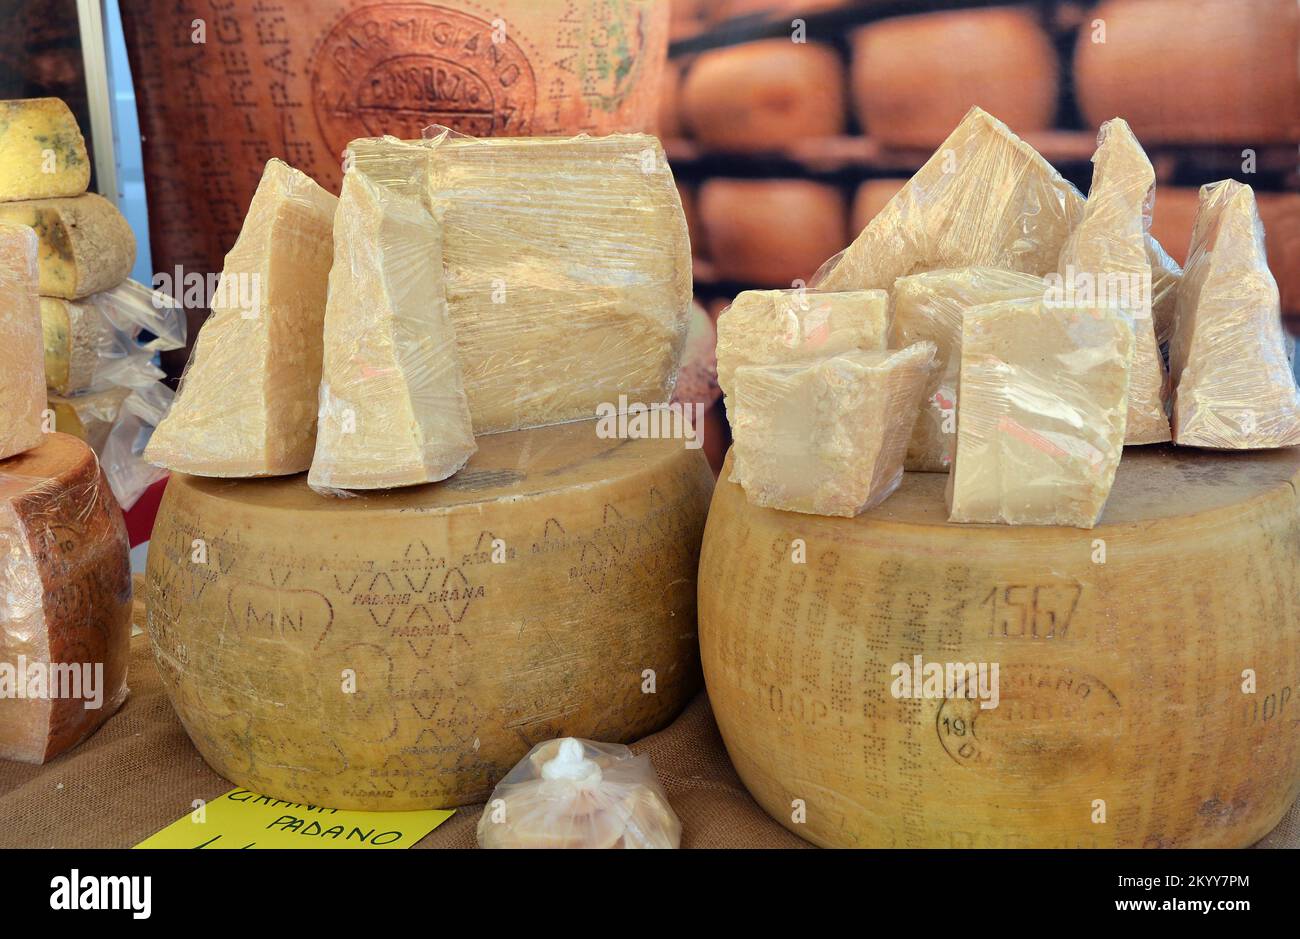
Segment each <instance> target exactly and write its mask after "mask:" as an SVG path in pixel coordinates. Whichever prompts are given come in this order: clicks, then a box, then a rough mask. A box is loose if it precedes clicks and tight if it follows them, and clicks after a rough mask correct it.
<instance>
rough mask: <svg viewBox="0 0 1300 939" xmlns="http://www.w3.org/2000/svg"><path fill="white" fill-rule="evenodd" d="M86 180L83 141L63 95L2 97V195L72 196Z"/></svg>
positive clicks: (7, 199) (10, 198)
mask: <svg viewBox="0 0 1300 939" xmlns="http://www.w3.org/2000/svg"><path fill="white" fill-rule="evenodd" d="M89 184H90V160H89V159H87V157H86V141H85V138H83V137H82V136H81V128H80V127H78V126H77V119H76V118H75V117H73V115H72V111H71V110H70V109H69V108H68V106H67V105H66V104H64V103H63V101H61V100H60V99H58V98H24V99H19V100H14V101H0V201H4V202H10V201H13V200H16V199H46V198H56V197H59V196H75V195H78V194H80V193H83V192H85V191H86V187H87V186H88V185H89Z"/></svg>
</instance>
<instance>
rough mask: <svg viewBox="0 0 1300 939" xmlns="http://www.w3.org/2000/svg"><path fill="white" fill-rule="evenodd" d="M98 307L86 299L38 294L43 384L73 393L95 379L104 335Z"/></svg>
mask: <svg viewBox="0 0 1300 939" xmlns="http://www.w3.org/2000/svg"><path fill="white" fill-rule="evenodd" d="M105 327H106V324H105V323H104V319H103V317H102V316H100V314H99V311H98V310H97V309H95V307H94V306H92V305H90V304H88V303H78V302H77V301H76V300H62V299H60V298H58V297H41V332H42V336H43V338H44V342H45V384H46V386H47V387H48V388H49V389H50V390H51V391H56V392H58V393H59V394H65V395H66V394H74V393H76V392H79V391H82V390H84V389H86V388H89V387H90V386H91V385H92V384H93V383H94V381H95V371H96V369H97V368H98V366H99V351H100V348H101V345H102V344H103V342H104V340H105V339H106V338H108V337H107V336H106V328H105Z"/></svg>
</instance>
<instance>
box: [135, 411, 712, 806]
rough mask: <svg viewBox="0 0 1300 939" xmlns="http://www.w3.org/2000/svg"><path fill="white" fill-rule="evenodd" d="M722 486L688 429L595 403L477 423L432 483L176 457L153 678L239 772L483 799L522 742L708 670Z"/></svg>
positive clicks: (287, 785) (653, 713)
mask: <svg viewBox="0 0 1300 939" xmlns="http://www.w3.org/2000/svg"><path fill="white" fill-rule="evenodd" d="M711 485H712V478H711V474H710V472H709V468H708V466H707V465H706V462H705V460H704V457H703V456H701V454H700V451H699V450H692V449H687V448H686V447H685V446H684V445H683V442H682V441H681V440H672V439H658V440H653V439H641V440H627V439H602V438H600V437H598V436H597V423H596V422H594V421H583V422H578V423H573V424H563V425H557V426H552V427H546V428H540V429H536V430H528V431H520V432H516V433H508V434H495V435H492V436H486V437H482V438H480V439H479V450H478V453H477V454H475V456H474V457H473V458H472V459H471V460H470V462H469V464H468V466H467V467H466V468H465V469H463V470H461V472H459V473H458V474H456V475H455V476H454V477H452V478H451V479H449V480H447V481H445V482H443V483H438V484H434V485H428V486H420V487H415V488H408V489H401V490H390V491H387V492H375V493H368V494H366V495H363V496H360V497H358V498H351V499H342V500H340V499H331V498H328V497H324V496H320V495H317V494H316V493H314V492H312V491H311V490H310V489H308V487H307V481H306V477H305V476H296V477H281V478H276V479H265V480H240V481H233V480H220V479H203V478H199V477H190V476H181V475H173V476H172V479H171V482H170V484H169V485H168V486H167V491H166V494H165V495H164V497H163V502H162V506H161V507H160V509H159V513H158V521H157V525H156V527H155V529H154V533H153V540H152V541H151V543H150V548H149V561H148V569H147V581H146V582H147V587H146V592H147V602H148V606H149V624H148V628H149V636H150V639H151V641H152V643H153V646H154V652H155V655H156V657H157V661H158V668H159V671H160V673H161V675H162V679H163V683H164V685H165V687H166V689H167V693H168V694H169V696H170V697H171V700H172V704H173V705H174V706H175V708H176V712H177V714H179V715H180V718H181V721H182V723H183V724H184V725H185V729H186V730H187V732H188V733H189V735H190V737H191V739H192V740H193V741H194V744H195V746H197V747H198V749H199V752H200V753H201V754H202V755H203V757H204V759H206V760H207V761H208V763H209V764H210V765H211V766H212V767H213V769H215V770H216V771H217V772H218V773H220V774H221V775H223V776H225V777H226V778H227V779H229V780H231V781H232V782H234V783H236V784H238V785H241V786H246V787H248V788H249V789H253V790H255V791H258V792H261V793H264V794H266V795H270V796H274V797H276V798H280V799H286V800H293V801H299V802H310V803H312V804H316V805H327V806H331V807H335V808H353V809H380V808H383V809H417V808H429V807H433V806H452V805H461V804H465V803H471V802H477V801H482V800H483V799H485V798H486V797H487V796H488V794H489V793H490V792H491V791H492V787H493V785H494V784H495V783H496V782H497V781H498V780H499V779H500V778H501V777H502V776H503V775H504V774H505V773H506V772H507V771H508V770H509V769H510V767H511V766H513V765H514V763H515V762H516V761H517V760H519V759H520V758H521V757H522V756H523V755H524V754H525V753H527V752H528V750H529V748H530V747H531V746H532V745H533V744H535V743H538V742H540V741H543V740H547V739H550V738H553V737H561V736H577V737H585V738H588V739H593V740H605V741H620V742H627V741H631V740H634V739H636V738H638V737H640V736H642V735H644V734H647V733H650V732H651V731H653V730H656V729H658V728H660V727H662V726H664V724H666V723H667V722H668V721H669V720H670V719H671V718H672V717H673V716H674V715H675V714H676V713H677V712H678V710H679V709H680V708H681V707H682V706H683V705H684V704H685V702H686V701H687V700H688V699H689V698H690V696H691V695H692V694H694V693H695V691H696V690H697V689H698V687H699V664H698V658H697V652H696V638H695V571H696V563H697V560H698V557H699V540H700V536H701V532H702V530H703V525H704V516H705V512H706V510H707V506H708V499H709V491H710V487H711ZM498 562H501V563H498ZM651 673H653V674H651ZM349 682H355V689H354V693H349V691H348V690H346V686H347V684H348V683H349Z"/></svg>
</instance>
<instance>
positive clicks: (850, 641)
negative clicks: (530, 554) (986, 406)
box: [700, 445, 1300, 847]
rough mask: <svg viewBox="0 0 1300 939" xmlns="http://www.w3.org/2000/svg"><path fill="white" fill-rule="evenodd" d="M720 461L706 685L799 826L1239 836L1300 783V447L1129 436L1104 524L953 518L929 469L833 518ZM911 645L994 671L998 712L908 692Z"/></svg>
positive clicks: (709, 572) (1046, 836)
mask: <svg viewBox="0 0 1300 939" xmlns="http://www.w3.org/2000/svg"><path fill="white" fill-rule="evenodd" d="M727 473H728V471H727V470H726V469H725V468H724V470H723V475H722V477H721V480H720V481H719V483H718V486H717V490H716V492H715V494H714V499H713V504H712V506H711V510H710V515H709V524H708V527H707V529H706V532H705V538H704V545H703V548H702V550H701V560H700V644H701V655H702V659H703V663H704V672H705V679H706V683H707V685H708V691H709V698H710V701H711V702H712V705H713V711H714V714H715V716H716V717H717V721H718V726H719V728H720V730H721V732H722V736H723V739H724V740H725V742H726V745H727V750H728V752H729V753H730V755H731V758H732V761H733V762H734V763H735V765H736V769H737V770H738V772H739V773H740V776H741V778H742V779H743V780H744V782H745V784H746V785H747V786H748V788H749V790H750V792H751V793H753V795H754V797H755V798H756V799H757V800H758V801H759V803H760V804H761V805H763V807H764V808H765V809H766V810H767V811H768V812H769V813H770V814H771V815H772V816H773V818H775V819H777V820H778V821H780V822H782V824H785V825H787V827H789V828H790V829H791V830H792V831H794V832H795V833H796V834H799V835H800V836H802V837H804V838H806V839H808V840H810V841H812V842H814V843H816V844H821V845H834V846H863V847H884V846H899V847H918V846H925V847H930V846H936V847H938V846H976V847H984V846H1022V847H1058V846H1076V845H1088V846H1117V847H1143V846H1146V847H1155V846H1163V847H1182V846H1188V847H1242V846H1245V845H1249V844H1251V843H1253V842H1254V841H1256V840H1257V839H1259V838H1260V837H1262V836H1263V835H1264V834H1266V833H1267V832H1268V831H1269V830H1271V829H1272V828H1273V827H1274V826H1275V825H1276V824H1277V822H1278V820H1279V819H1280V818H1281V817H1282V815H1283V813H1284V811H1285V810H1286V808H1287V807H1288V806H1290V805H1291V804H1292V803H1293V802H1294V800H1295V799H1296V797H1297V795H1300V735H1297V734H1296V732H1295V720H1296V717H1297V714H1300V712H1298V711H1297V705H1298V704H1300V699H1298V698H1297V693H1298V692H1300V688H1298V685H1300V583H1298V581H1297V571H1300V500H1298V497H1297V484H1298V483H1300V448H1291V449H1289V450H1278V451H1268V452H1260V453H1254V454H1231V455H1221V454H1211V453H1196V452H1188V451H1185V450H1175V449H1173V448H1172V447H1170V446H1168V445H1156V446H1153V447H1145V448H1141V449H1134V450H1130V451H1126V452H1125V454H1124V460H1123V462H1122V463H1121V465H1120V468H1119V472H1118V474H1117V476H1116V480H1115V485H1114V488H1113V490H1112V492H1111V497H1110V501H1109V502H1108V503H1107V506H1106V511H1105V514H1104V516H1103V518H1102V523H1101V524H1100V525H1099V526H1098V527H1097V528H1095V529H1093V530H1092V531H1078V530H1072V529H1066V528H1037V529H1023V528H1020V529H1017V528H1009V529H1008V528H997V527H988V526H971V525H963V526H955V525H950V524H948V523H946V522H945V520H944V509H943V494H942V489H943V483H944V478H943V477H942V476H937V475H932V474H923V473H909V474H907V476H906V478H905V480H904V483H903V486H902V487H901V488H900V489H899V491H898V492H896V493H895V494H894V495H893V497H892V498H890V499H889V500H888V501H887V502H885V503H884V504H883V505H881V506H878V507H877V508H875V509H872V510H870V511H868V512H867V513H865V514H863V515H861V516H859V517H857V518H855V519H830V518H818V517H814V516H805V515H796V514H793V513H785V512H777V511H773V510H770V509H762V508H758V507H755V506H751V505H749V504H748V503H747V502H746V500H745V497H744V494H743V493H742V492H741V490H740V488H739V487H738V486H736V485H734V484H732V483H729V482H726V481H725V480H726V478H727ZM796 538H802V539H804V543H805V544H806V563H805V564H794V563H791V557H792V555H791V544H792V541H793V540H794V539H796ZM1097 539H1100V540H1101V546H1102V547H1104V552H1105V553H1104V563H1094V558H1095V557H1098V555H1097V551H1098V547H1099V545H1098V541H1097ZM915 655H921V656H922V657H923V661H924V662H927V663H929V662H937V663H941V664H942V663H950V662H951V663H957V662H962V663H966V662H973V663H979V662H985V663H993V662H996V663H999V665H1000V687H1001V700H1000V703H999V706H998V707H997V708H995V709H992V710H986V711H980V710H979V709H978V707H976V706H974V704H973V702H971V701H969V700H965V701H959V700H946V699H933V698H921V699H898V698H895V697H894V696H893V695H892V694H891V689H890V685H891V682H892V681H893V676H891V672H890V670H891V668H892V667H893V666H894V665H895V664H896V663H900V662H903V663H907V664H908V665H911V664H912V663H913V656H915ZM1244 669H1253V670H1254V674H1255V677H1256V682H1257V686H1256V690H1255V693H1254V694H1245V693H1243V680H1244V678H1243V674H1242V673H1243V670H1244ZM972 718H973V719H974V729H973V732H971V733H969V734H967V735H965V736H963V735H960V734H958V732H957V727H958V725H957V723H956V722H957V721H958V720H959V719H960V720H962V721H966V722H969V721H970V720H971V719H972ZM794 799H802V800H804V802H805V804H806V808H807V822H806V824H792V823H791V821H790V818H791V811H792V809H791V803H792V800H794ZM1094 800H1103V801H1104V803H1105V812H1106V822H1105V823H1104V824H1095V823H1094V822H1093V820H1092V819H1093V815H1094V812H1095V811H1096V809H1095V806H1094Z"/></svg>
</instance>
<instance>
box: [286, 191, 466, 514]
mask: <svg viewBox="0 0 1300 939" xmlns="http://www.w3.org/2000/svg"><path fill="white" fill-rule="evenodd" d="M476 449H477V448H476V447H475V445H474V431H473V429H472V428H471V426H470V419H469V404H468V403H467V402H466V400H465V384H464V382H463V380H462V379H461V372H460V363H459V361H458V360H457V358H456V336H455V333H454V331H453V330H452V326H451V320H450V318H449V317H448V316H447V300H446V295H445V293H444V291H443V283H442V232H441V230H440V228H439V226H438V223H437V221H435V220H434V217H433V216H432V215H430V214H429V212H428V210H427V209H425V208H424V206H423V205H421V203H420V202H419V200H417V199H412V198H410V197H409V196H405V195H402V194H401V193H399V192H396V191H393V190H389V189H386V188H384V187H383V186H382V185H380V184H379V183H376V182H374V181H373V180H371V179H369V178H367V177H366V176H364V175H363V174H361V173H357V172H355V171H354V172H350V173H348V174H346V175H345V176H344V177H343V191H342V193H341V194H340V196H339V205H338V211H337V212H336V213H335V216H334V266H333V267H332V268H331V269H330V279H329V302H328V303H327V305H326V308H325V352H324V367H323V369H322V373H321V385H320V415H319V424H318V426H317V429H316V455H315V457H314V458H313V459H312V464H311V474H310V475H309V476H308V482H309V484H310V485H311V487H312V488H313V489H317V490H333V489H387V488H392V487H395V486H412V485H416V484H418V483H427V482H436V481H437V480H440V479H446V478H447V477H448V476H450V475H451V474H452V473H454V472H456V471H457V470H459V469H460V468H461V467H462V466H464V465H465V462H466V461H467V460H468V459H469V458H470V456H471V455H472V454H473V453H474V451H475V450H476Z"/></svg>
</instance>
